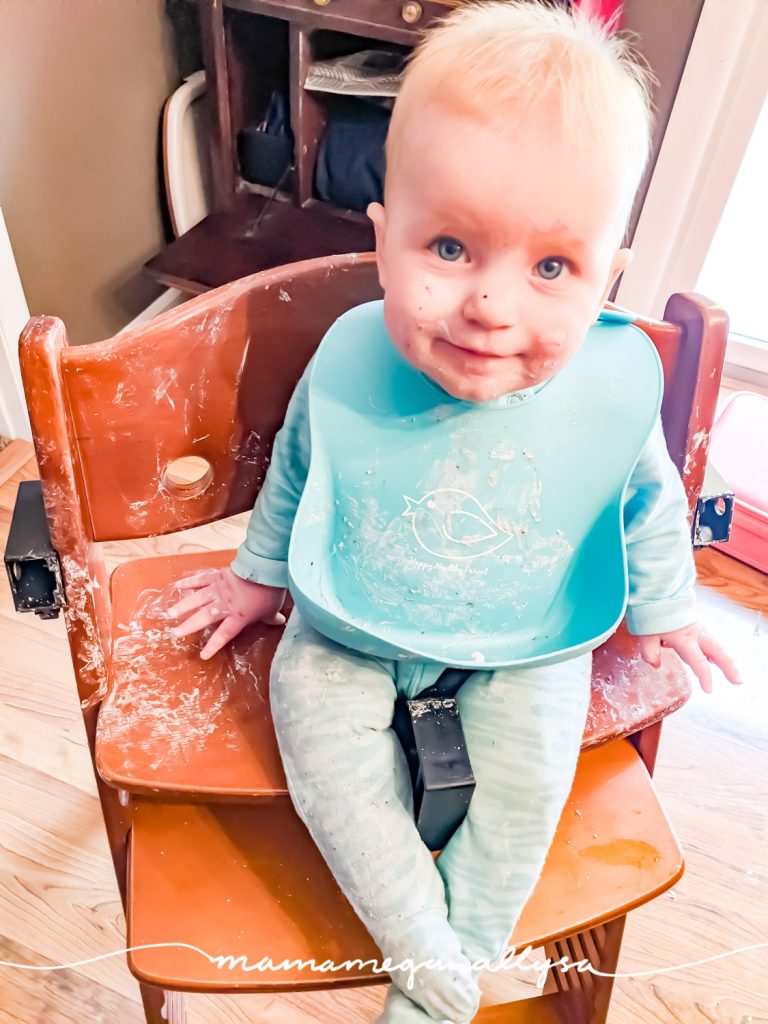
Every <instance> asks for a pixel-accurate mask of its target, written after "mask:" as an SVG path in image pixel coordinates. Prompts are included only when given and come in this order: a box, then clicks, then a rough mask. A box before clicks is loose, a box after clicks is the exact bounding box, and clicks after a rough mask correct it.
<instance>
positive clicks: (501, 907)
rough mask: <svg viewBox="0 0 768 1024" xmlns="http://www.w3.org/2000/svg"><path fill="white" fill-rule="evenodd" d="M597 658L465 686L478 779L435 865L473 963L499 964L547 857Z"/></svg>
mask: <svg viewBox="0 0 768 1024" xmlns="http://www.w3.org/2000/svg"><path fill="white" fill-rule="evenodd" d="M591 665H592V656H591V654H587V655H583V656H581V657H579V658H575V659H573V660H571V661H565V662H560V663H559V664H556V665H550V666H546V667H544V668H530V669H503V670H497V671H496V672H494V673H493V674H491V673H488V672H478V673H476V674H475V675H473V676H471V677H470V678H469V679H468V680H467V682H466V683H465V684H464V686H463V687H462V689H461V690H460V691H459V696H458V701H459V708H460V713H461V720H462V724H463V727H464V733H465V737H466V742H467V749H468V751H469V756H470V760H471V762H472V768H473V771H474V775H475V780H476V788H475V792H474V795H473V797H472V801H471V803H470V806H469V811H468V813H467V817H466V819H465V820H464V822H462V824H461V826H460V827H459V829H458V830H457V831H456V832H455V833H454V835H453V837H452V838H451V840H450V841H449V842H448V844H447V845H446V848H445V849H444V850H443V852H442V854H441V855H440V858H439V860H438V862H437V866H438V870H439V871H440V874H441V875H442V876H443V880H444V882H445V892H446V896H447V899H448V905H449V921H450V923H451V924H452V925H453V927H454V929H455V931H456V932H457V933H458V935H459V936H460V938H461V941H462V948H463V950H464V953H465V954H466V955H467V956H468V957H469V959H470V960H472V961H475V960H479V959H485V960H494V959H496V958H497V957H499V956H502V955H503V954H504V953H505V952H506V949H507V941H508V939H509V936H510V934H511V932H512V929H513V927H514V925H515V924H516V922H517V919H518V917H519V916H520V912H521V911H522V909H523V906H524V904H525V903H526V901H527V899H528V897H529V895H530V894H531V891H532V890H533V888H534V886H535V884H536V880H537V879H538V877H539V874H540V872H541V869H542V867H543V864H544V860H545V859H546V855H547V851H548V849H549V846H550V844H551V842H552V839H553V837H554V833H555V829H556V828H557V824H558V821H559V819H560V814H561V812H562V809H563V806H564V804H565V801H566V800H567V798H568V794H569V792H570V789H571V785H572V782H573V776H574V772H575V769H576V761H577V758H578V754H579V749H580V746H581V740H582V735H583V732H584V724H585V720H586V714H587V709H588V706H589V697H590V678H591Z"/></svg>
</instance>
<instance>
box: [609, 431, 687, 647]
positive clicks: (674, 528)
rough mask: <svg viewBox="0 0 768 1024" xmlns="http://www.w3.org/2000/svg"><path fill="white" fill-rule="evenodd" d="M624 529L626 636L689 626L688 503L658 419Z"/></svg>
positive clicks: (634, 480)
mask: <svg viewBox="0 0 768 1024" xmlns="http://www.w3.org/2000/svg"><path fill="white" fill-rule="evenodd" d="M624 529H625V538H626V547H627V562H628V568H629V603H628V607H627V626H628V628H629V631H630V633H633V634H635V635H644V634H645V635H647V634H650V633H666V632H669V631H670V630H673V629H681V628H682V627H683V626H689V625H691V623H693V622H695V621H696V600H695V596H694V590H693V587H694V583H695V581H696V570H695V567H694V562H693V552H692V549H691V533H690V526H689V524H688V502H687V500H686V497H685V491H684V490H683V484H682V481H681V479H680V475H679V474H678V472H677V470H676V469H675V466H674V465H673V463H672V460H671V459H670V457H669V453H668V452H667V446H666V443H665V441H664V434H663V432H662V429H661V420H657V422H656V425H655V427H654V429H653V432H652V434H651V437H650V438H649V440H648V442H647V444H646V445H645V448H644V449H643V451H642V452H641V454H640V458H639V459H638V462H637V466H636V467H635V469H634V471H633V473H632V477H631V478H630V481H629V486H628V489H627V495H626V503H625V506H624Z"/></svg>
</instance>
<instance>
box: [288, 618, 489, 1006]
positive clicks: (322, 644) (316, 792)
mask: <svg viewBox="0 0 768 1024" xmlns="http://www.w3.org/2000/svg"><path fill="white" fill-rule="evenodd" d="M393 674H394V672H393V669H392V666H391V665H388V663H385V662H379V661H375V660H373V659H371V658H366V657H364V656H362V655H359V654H357V653H355V652H354V651H350V650H348V649H346V648H344V647H341V646H340V645H338V644H335V643H333V642H332V641H330V640H327V639H326V638H325V637H322V636H321V635H320V634H319V633H316V632H315V631H314V630H313V629H311V628H310V627H309V626H308V625H306V624H305V623H303V622H302V620H301V618H300V616H299V615H298V614H297V613H296V612H295V611H294V613H293V614H292V616H291V619H290V621H289V623H288V625H287V626H286V630H285V634H284V636H283V639H282V640H281V642H280V646H279V648H278V651H277V653H276V655H275V659H274V663H273V667H272V676H271V682H270V687H271V697H270V699H271V705H272V715H273V718H274V721H275V729H276V734H277V740H278V744H279V747H280V753H281V756H282V760H283V767H284V769H285V775H286V779H287V781H288V788H289V791H290V794H291V798H292V800H293V802H294V805H295V807H296V810H297V812H298V814H299V816H300V817H301V818H302V820H303V821H304V823H305V824H306V826H307V828H308V829H309V831H310V833H311V834H312V838H313V839H314V841H315V843H316V844H317V846H318V848H319V850H320V852H321V853H322V855H323V857H324V858H325V860H326V862H327V863H328V866H329V867H330V869H331V871H332V873H333V875H334V877H335V878H336V880H337V882H338V883H339V886H340V887H341V889H342V890H343V892H344V894H345V895H346V896H347V898H348V899H349V901H350V903H351V904H352V906H353V907H354V909H355V910H356V912H357V913H358V915H359V916H360V918H361V919H362V921H363V922H364V924H365V925H366V927H367V928H368V930H369V932H370V933H371V935H372V937H373V939H374V941H375V942H376V943H377V945H378V946H379V948H380V949H381V952H382V954H383V956H384V958H387V957H389V958H390V961H391V962H392V963H394V964H398V963H402V962H403V961H404V960H407V959H408V958H410V959H412V961H413V962H415V963H417V964H418V963H421V962H423V961H426V960H429V959H440V960H441V961H443V962H444V963H450V964H452V965H453V966H452V967H451V969H448V970H436V971H418V972H417V973H416V975H415V979H414V980H415V984H414V987H413V989H412V990H409V989H408V988H407V981H408V976H409V974H408V972H407V971H400V972H397V971H395V972H393V973H392V978H393V980H394V981H395V983H396V984H397V985H398V986H400V988H403V989H404V990H405V991H406V992H407V993H408V995H409V996H411V997H412V999H413V1000H415V1003H418V1004H419V1006H420V1007H423V1008H424V1010H426V1014H428V1015H429V1016H427V1015H426V1014H424V1015H423V1018H422V1019H424V1020H429V1018H430V1017H431V1018H433V1019H448V1020H450V1021H465V1020H469V1019H470V1018H471V1017H472V1015H473V1013H474V1011H475V1009H476V1007H477V1002H478V999H479V990H478V987H477V983H476V981H475V978H474V976H473V974H472V971H471V969H470V966H469V961H468V960H467V959H466V957H464V956H463V954H462V952H461V943H460V941H459V938H458V936H457V935H456V933H455V932H454V930H453V929H452V928H451V927H450V925H449V924H448V920H447V906H446V900H445V891H444V888H443V881H442V879H441V877H440V875H439V873H438V871H437V869H436V868H435V865H434V861H433V860H432V856H431V854H430V853H429V851H428V850H427V848H426V847H425V846H424V844H423V843H422V841H421V838H420V837H419V834H418V832H417V831H416V826H415V824H414V820H413V809H412V795H411V784H410V776H409V774H408V769H407V766H406V763H405V757H404V754H403V752H402V749H401V747H400V744H399V742H398V740H397V737H396V736H395V734H394V733H393V732H392V730H391V728H390V724H391V722H392V712H393V707H394V701H395V697H396V689H395V684H394V682H393V678H392V677H393ZM415 1003H412V1004H411V1008H412V1009H413V1012H414V1013H421V1010H419V1008H418V1007H417V1006H416V1005H415ZM390 1019H391V1020H393V1021H394V1020H395V1017H394V1016H392V1017H391V1018H390ZM412 1019H414V1018H413V1017H412V1016H411V1017H409V1018H408V1020H412Z"/></svg>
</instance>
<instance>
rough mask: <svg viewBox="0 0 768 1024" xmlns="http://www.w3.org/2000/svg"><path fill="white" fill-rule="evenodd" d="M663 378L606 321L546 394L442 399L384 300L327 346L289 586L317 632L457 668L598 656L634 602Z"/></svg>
mask: <svg viewBox="0 0 768 1024" xmlns="http://www.w3.org/2000/svg"><path fill="white" fill-rule="evenodd" d="M661 391H662V374H661V365H660V362H659V359H658V356H657V354H656V350H655V349H654V347H653V345H652V344H651V342H650V340H649V339H648V338H647V337H646V335H645V334H643V332H642V331H640V330H638V329H637V328H636V327H634V326H632V325H630V324H628V323H627V322H625V321H624V320H623V319H622V317H620V316H617V315H616V314H606V315H605V316H603V317H601V319H600V320H599V321H598V322H597V323H596V324H595V325H594V326H593V327H592V328H591V329H590V331H589V333H588V335H587V337H586V339H585V341H584V343H583V345H582V347H581V348H580V349H579V351H578V352H577V353H576V355H575V356H574V357H573V359H572V360H571V361H570V362H569V363H568V364H567V365H566V366H565V367H564V368H563V369H562V370H561V371H560V372H559V373H558V374H557V375H556V377H554V378H553V379H552V380H551V381H550V382H548V383H547V384H546V385H544V386H543V387H542V388H541V389H539V390H538V391H528V392H517V393H513V394H511V395H507V396H504V397H503V398H502V399H498V400H496V401H494V402H490V403H484V404H473V403H470V402H464V401H460V400H458V399H455V398H452V397H451V396H449V395H448V394H446V392H444V391H443V390H442V389H441V388H439V387H438V386H437V385H435V384H434V383H433V382H432V381H430V380H429V379H428V378H427V377H425V376H424V375H423V374H421V373H419V372H418V371H417V370H414V369H413V368H412V367H411V366H410V365H409V364H408V363H406V362H405V360H404V359H403V358H402V357H401V356H400V354H399V353H398V352H397V350H396V349H395V347H394V345H393V344H392V342H391V340H390V338H389V335H388V334H387V330H386V327H385V325H384V320H383V314H382V303H381V302H371V303H366V304H365V305H363V306H358V307H356V308H355V309H352V310H350V311H349V312H348V313H346V314H345V315H344V316H342V317H341V318H340V319H339V320H337V322H336V323H335V324H334V325H333V327H332V328H331V329H330V330H329V332H328V333H327V335H326V336H325V338H324V339H323V341H322V343H321V345H320V348H319V349H318V352H317V355H316V357H315V364H314V366H313V369H312V372H311V375H310V380H309V422H310V431H311V452H312V454H311V463H310V468H309V475H308V478H307V483H306V486H305V488H304V492H303V495H302V498H301V502H300V504H299V508H298V512H297V515H296V520H295V523H294V529H293V533H292V536H291V543H290V551H289V557H288V568H289V577H290V590H291V594H292V596H293V599H294V602H295V604H296V606H297V608H298V609H299V611H300V612H301V614H302V615H303V616H304V617H305V618H306V619H307V620H308V621H309V622H310V623H311V625H313V626H314V628H315V629H317V630H318V631H319V632H321V633H323V634H324V635H325V636H327V637H329V638H330V639H332V640H335V641H337V642H338V643H341V644H344V645H345V646H347V647H351V648H354V649H355V650H358V651H362V652H363V653H367V654H371V655H374V656H377V657H384V658H409V659H419V660H426V661H435V662H439V663H442V664H445V665H453V666H457V667H464V668H480V667H485V668H496V667H501V666H511V665H521V664H534V663H536V664H546V663H549V662H553V661H558V660H561V659H563V658H567V657H573V656H575V655H577V654H580V653H582V652H585V651H588V650H591V649H593V648H595V647H596V646H598V644H600V643H601V642H602V641H603V640H604V639H606V638H607V637H608V636H609V635H610V634H611V633H612V632H613V631H614V630H615V628H616V627H617V625H618V623H619V622H620V621H621V618H622V616H623V614H624V609H625V606H626V600H627V565H626V553H625V549H624V531H623V522H622V516H623V499H624V492H625V490H626V486H627V482H628V480H629V477H630V475H631V472H632V469H633V468H634V465H635V463H636V461H637V459H638V456H639V454H640V451H641V450H642V447H643V445H644V444H645V442H646V440H647V439H648V437H649V435H650V432H651V429H652V427H653V424H654V422H655V419H656V416H657V414H658V410H659V406H660V402H661Z"/></svg>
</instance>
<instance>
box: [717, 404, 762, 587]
mask: <svg viewBox="0 0 768 1024" xmlns="http://www.w3.org/2000/svg"><path fill="white" fill-rule="evenodd" d="M766 437H768V398H765V397H764V396H763V395H755V394H752V393H751V392H749V391H740V392H739V393H738V394H736V395H734V396H733V397H732V398H731V399H730V400H729V402H728V404H727V405H726V406H725V408H724V409H723V411H722V412H721V413H720V415H719V416H718V418H717V422H716V423H715V425H714V427H713V428H712V440H711V442H710V449H709V452H710V458H711V459H712V462H713V463H714V465H715V466H716V467H717V469H718V471H719V472H720V473H722V475H723V476H724V477H725V479H726V482H727V483H728V484H729V486H730V487H732V488H733V490H734V493H735V495H736V501H735V502H734V507H733V522H732V524H731V537H730V540H729V541H728V543H727V544H716V545H714V546H715V547H717V548H718V550H720V551H723V552H724V553H725V554H726V555H732V556H733V557H734V558H738V559H739V561H740V562H746V563H747V565H752V566H754V567H755V569H759V570H760V571H761V572H766V573H768V448H767V447H766V445H765V438H766Z"/></svg>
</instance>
